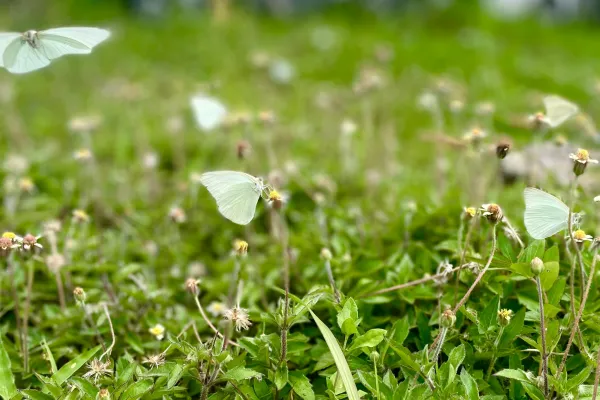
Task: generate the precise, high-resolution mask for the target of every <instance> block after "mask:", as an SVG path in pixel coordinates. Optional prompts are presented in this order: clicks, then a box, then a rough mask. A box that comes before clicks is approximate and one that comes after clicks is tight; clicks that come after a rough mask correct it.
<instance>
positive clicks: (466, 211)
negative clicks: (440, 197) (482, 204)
mask: <svg viewBox="0 0 600 400" xmlns="http://www.w3.org/2000/svg"><path fill="white" fill-rule="evenodd" d="M475 215H477V209H476V208H475V207H464V208H463V214H462V217H463V219H465V220H470V219H473V218H474V217H475Z"/></svg>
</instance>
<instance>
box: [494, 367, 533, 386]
mask: <svg viewBox="0 0 600 400" xmlns="http://www.w3.org/2000/svg"><path fill="white" fill-rule="evenodd" d="M494 376H501V377H503V378H508V379H514V380H516V381H519V382H525V383H530V382H531V380H530V379H529V377H528V376H527V374H526V373H525V371H523V370H520V369H503V370H502V371H498V372H496V373H495V374H494Z"/></svg>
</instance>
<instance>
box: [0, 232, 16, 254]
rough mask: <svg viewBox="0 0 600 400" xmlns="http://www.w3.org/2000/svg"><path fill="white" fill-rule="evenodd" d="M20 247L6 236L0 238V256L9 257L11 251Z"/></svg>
mask: <svg viewBox="0 0 600 400" xmlns="http://www.w3.org/2000/svg"><path fill="white" fill-rule="evenodd" d="M18 247H20V245H19V244H18V243H17V244H15V242H14V241H13V239H11V238H9V237H5V236H2V237H0V254H2V255H7V254H8V253H9V252H10V250H12V249H16V248H18Z"/></svg>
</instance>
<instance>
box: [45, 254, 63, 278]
mask: <svg viewBox="0 0 600 400" xmlns="http://www.w3.org/2000/svg"><path fill="white" fill-rule="evenodd" d="M66 264H67V260H66V259H65V257H64V256H63V255H62V254H58V253H55V254H50V255H49V256H48V257H46V266H47V267H48V269H49V270H50V271H51V272H53V273H55V274H56V273H58V271H60V269H61V268H62V267H64V266H65V265H66Z"/></svg>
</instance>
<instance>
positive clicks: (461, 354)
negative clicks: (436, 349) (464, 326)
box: [448, 344, 466, 371]
mask: <svg viewBox="0 0 600 400" xmlns="http://www.w3.org/2000/svg"><path fill="white" fill-rule="evenodd" d="M465 354H466V352H465V345H464V344H461V345H459V346H456V347H455V348H453V349H452V351H451V352H450V354H449V355H448V361H450V363H451V364H452V366H453V367H454V370H455V371H457V370H458V367H460V364H462V362H463V360H464V359H465Z"/></svg>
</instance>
